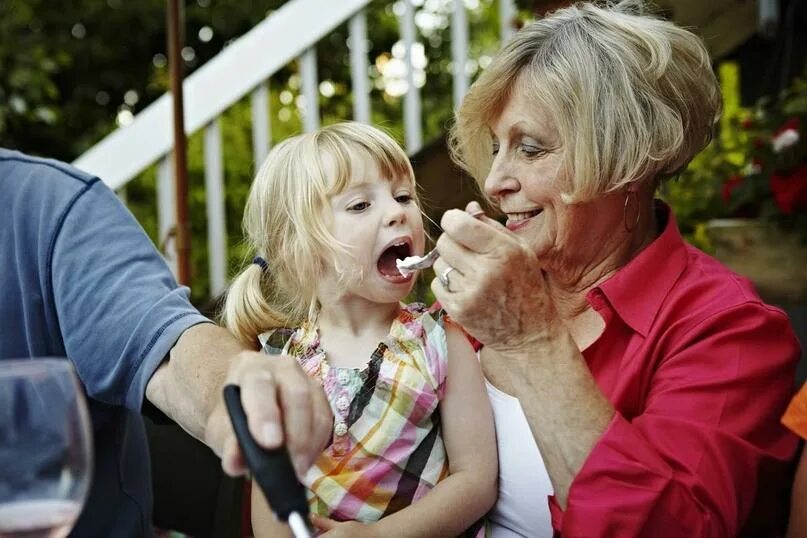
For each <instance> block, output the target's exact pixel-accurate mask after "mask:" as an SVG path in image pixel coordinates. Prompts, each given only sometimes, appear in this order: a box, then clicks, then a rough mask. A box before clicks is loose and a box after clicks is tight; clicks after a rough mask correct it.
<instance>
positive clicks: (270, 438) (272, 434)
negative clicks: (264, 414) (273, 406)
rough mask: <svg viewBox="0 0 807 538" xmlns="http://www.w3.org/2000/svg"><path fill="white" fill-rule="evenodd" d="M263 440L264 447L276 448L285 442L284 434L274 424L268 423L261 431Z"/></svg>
mask: <svg viewBox="0 0 807 538" xmlns="http://www.w3.org/2000/svg"><path fill="white" fill-rule="evenodd" d="M261 439H262V442H263V444H264V445H267V446H270V447H275V446H279V445H280V444H281V443H282V442H283V432H281V431H280V427H279V426H278V425H277V424H275V423H274V422H267V423H266V424H264V425H263V428H262V429H261Z"/></svg>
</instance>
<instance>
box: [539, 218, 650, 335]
mask: <svg viewBox="0 0 807 538" xmlns="http://www.w3.org/2000/svg"><path fill="white" fill-rule="evenodd" d="M641 222H642V227H641V228H640V229H637V230H636V231H635V232H632V233H629V232H625V233H623V234H619V236H617V237H616V238H615V243H614V242H612V243H610V244H607V245H604V247H603V250H604V254H603V255H602V256H600V257H598V258H595V259H594V261H592V262H591V263H589V264H587V265H584V266H581V265H580V264H572V263H568V264H565V265H563V264H560V266H559V267H557V268H553V269H547V270H546V271H545V273H546V283H547V286H548V288H549V293H550V295H551V297H552V299H553V302H554V305H555V309H556V310H557V312H558V314H559V315H560V317H561V319H563V320H564V322H567V323H572V324H573V323H574V322H575V320H577V319H580V318H581V316H582V315H583V314H584V313H586V312H589V311H590V310H591V308H590V305H589V304H588V301H587V300H586V296H587V295H588V293H589V292H590V291H591V290H593V289H594V288H596V287H597V286H599V285H600V284H602V283H603V282H605V281H606V280H608V279H609V278H610V277H611V276H612V275H613V274H614V273H616V272H617V271H618V270H619V269H620V268H622V267H624V266H625V265H627V263H628V262H630V260H632V259H633V258H635V257H636V256H637V255H638V254H639V252H641V251H642V250H643V249H644V248H645V247H647V246H648V245H649V244H650V243H652V242H653V240H654V239H655V238H656V236H657V235H658V234H657V219H656V215H655V211H654V210H653V209H650V210H649V211H647V212H646V214H644V215H642V219H641ZM638 232H641V233H638Z"/></svg>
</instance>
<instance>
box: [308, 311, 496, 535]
mask: <svg viewBox="0 0 807 538" xmlns="http://www.w3.org/2000/svg"><path fill="white" fill-rule="evenodd" d="M446 338H447V344H448V372H447V375H446V383H447V385H446V393H445V397H444V398H443V401H442V402H440V418H441V419H442V430H443V441H444V443H445V446H446V452H447V455H448V464H449V476H448V477H446V478H445V480H442V481H440V482H439V483H438V484H437V485H436V486H435V487H434V488H433V489H432V490H431V491H430V492H429V493H428V494H427V495H426V496H424V497H423V498H422V499H420V500H419V501H417V502H415V503H414V504H412V505H411V506H408V507H406V508H404V509H403V510H400V511H398V512H396V513H394V514H392V515H389V516H387V517H385V518H383V519H381V520H379V521H377V522H375V523H372V524H369V525H361V526H360V524H357V523H336V522H333V521H330V520H323V519H322V518H315V524H316V525H317V526H319V527H320V528H322V529H325V530H327V529H330V531H329V532H328V533H327V534H326V535H325V536H328V537H331V536H404V535H405V536H457V535H458V534H460V533H462V532H463V531H465V530H466V529H467V528H468V527H470V526H471V525H473V523H474V522H476V521H477V520H478V519H479V518H481V517H482V516H484V515H485V514H486V513H487V512H488V510H490V508H491V507H492V506H493V504H494V502H495V501H496V495H497V477H498V472H499V469H498V460H497V454H496V437H495V435H496V434H495V430H494V428H493V414H492V412H491V409H490V402H489V400H488V395H487V391H486V390H485V383H484V380H483V377H482V370H481V368H480V366H479V361H478V360H477V359H476V353H475V352H474V350H473V348H472V347H471V345H470V344H469V343H468V340H467V338H466V337H465V335H464V334H462V333H461V332H460V331H459V330H458V329H457V328H456V327H454V326H452V325H447V326H446ZM362 527H363V528H362Z"/></svg>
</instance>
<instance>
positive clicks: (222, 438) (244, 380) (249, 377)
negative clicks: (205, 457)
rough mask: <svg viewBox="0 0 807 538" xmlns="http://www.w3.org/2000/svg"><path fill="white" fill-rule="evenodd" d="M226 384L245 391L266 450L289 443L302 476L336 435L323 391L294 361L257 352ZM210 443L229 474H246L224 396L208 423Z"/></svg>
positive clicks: (253, 429)
mask: <svg viewBox="0 0 807 538" xmlns="http://www.w3.org/2000/svg"><path fill="white" fill-rule="evenodd" d="M227 384H234V385H239V386H240V387H241V403H242V405H243V406H244V411H245V412H246V415H247V422H248V423H249V431H250V433H252V436H253V437H254V438H255V440H256V441H257V442H258V443H259V444H261V445H263V446H264V447H266V448H277V447H278V446H280V445H282V444H284V443H285V445H286V448H287V449H288V451H289V455H290V456H291V460H292V463H293V464H294V468H295V470H296V471H297V475H298V476H300V477H302V476H303V475H304V474H305V472H306V471H307V470H308V468H309V467H310V466H311V464H312V463H313V461H314V459H316V457H317V456H318V455H319V454H320V453H321V452H322V450H323V449H324V448H325V447H326V446H327V444H328V441H329V439H330V436H331V428H332V426H333V415H332V414H331V409H330V406H329V405H328V401H327V400H326V399H325V392H324V391H323V390H322V387H321V386H320V385H319V384H318V383H317V382H316V380H314V379H311V378H310V377H308V376H307V375H305V373H304V372H303V371H302V369H301V368H300V367H299V365H298V364H297V362H296V361H294V359H292V358H291V357H286V356H280V357H277V356H275V357H269V356H266V355H264V354H262V353H257V352H253V351H244V352H242V353H241V354H240V355H239V356H238V357H237V358H236V359H235V360H234V361H233V364H232V366H231V367H230V370H229V372H228V373H227V378H226V381H225V385H227ZM205 442H206V443H207V444H208V445H210V446H211V447H214V450H216V448H215V447H220V452H219V451H217V452H218V453H219V455H220V456H221V464H222V467H223V468H224V471H225V472H227V473H228V474H230V475H238V474H241V473H243V472H245V471H246V465H245V463H244V461H243V458H242V457H241V452H240V450H239V449H238V442H237V440H236V438H235V434H234V433H233V429H232V425H231V424H230V419H229V415H228V414H227V410H226V408H225V406H224V399H223V398H221V395H219V399H218V402H217V404H216V407H215V409H214V410H213V413H211V415H210V419H209V420H208V422H207V427H206V428H205Z"/></svg>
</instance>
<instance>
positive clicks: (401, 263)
mask: <svg viewBox="0 0 807 538" xmlns="http://www.w3.org/2000/svg"><path fill="white" fill-rule="evenodd" d="M425 259H426V257H425V256H407V257H406V258H404V259H403V260H395V265H396V266H397V267H398V272H399V273H401V274H402V275H403V276H408V275H410V274H412V273H414V272H415V271H416V270H417V269H413V268H412V266H413V265H417V264H419V263H421V262H422V261H423V260H425Z"/></svg>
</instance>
